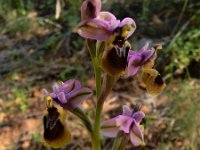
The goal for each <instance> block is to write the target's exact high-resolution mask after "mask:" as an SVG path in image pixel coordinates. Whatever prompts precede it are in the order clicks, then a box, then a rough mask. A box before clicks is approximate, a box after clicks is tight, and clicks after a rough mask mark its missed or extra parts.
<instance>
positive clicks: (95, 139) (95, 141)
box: [92, 64, 103, 150]
mask: <svg viewBox="0 0 200 150" xmlns="http://www.w3.org/2000/svg"><path fill="white" fill-rule="evenodd" d="M94 68H95V80H96V95H97V105H96V107H97V108H96V116H95V122H94V131H93V135H92V147H93V150H101V142H100V122H101V112H102V109H103V102H102V101H101V100H99V97H100V90H101V70H100V68H99V67H98V66H97V65H96V64H95V66H94Z"/></svg>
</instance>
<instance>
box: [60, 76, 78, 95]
mask: <svg viewBox="0 0 200 150" xmlns="http://www.w3.org/2000/svg"><path fill="white" fill-rule="evenodd" d="M80 87H81V83H80V81H78V80H74V79H71V80H67V81H66V82H65V83H64V84H63V85H62V86H61V87H60V91H62V92H65V93H69V92H70V91H72V90H74V89H78V88H80Z"/></svg>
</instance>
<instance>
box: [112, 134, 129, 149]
mask: <svg viewBox="0 0 200 150" xmlns="http://www.w3.org/2000/svg"><path fill="white" fill-rule="evenodd" d="M127 143H128V137H127V135H126V134H125V133H124V132H122V131H120V132H119V133H118V134H117V137H116V138H115V140H114V143H113V147H112V150H124V149H125V147H126V144H127Z"/></svg>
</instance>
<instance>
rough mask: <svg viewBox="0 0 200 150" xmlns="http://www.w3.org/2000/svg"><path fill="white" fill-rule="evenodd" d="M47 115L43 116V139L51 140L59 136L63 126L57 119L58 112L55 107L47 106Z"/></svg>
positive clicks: (62, 131)
mask: <svg viewBox="0 0 200 150" xmlns="http://www.w3.org/2000/svg"><path fill="white" fill-rule="evenodd" d="M47 111H48V115H47V116H44V118H43V124H44V139H46V140H49V141H52V140H55V139H56V138H59V137H61V136H62V135H63V133H64V126H63V125H62V123H61V122H60V120H59V118H58V117H59V115H60V114H59V113H58V110H57V108H55V107H52V108H48V110H47Z"/></svg>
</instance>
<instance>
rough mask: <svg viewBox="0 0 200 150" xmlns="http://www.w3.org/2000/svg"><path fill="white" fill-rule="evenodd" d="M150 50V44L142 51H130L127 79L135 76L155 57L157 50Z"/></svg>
mask: <svg viewBox="0 0 200 150" xmlns="http://www.w3.org/2000/svg"><path fill="white" fill-rule="evenodd" d="M147 49H148V44H146V45H145V46H143V47H142V48H141V49H140V51H134V50H130V51H129V53H128V59H127V68H126V73H125V77H131V76H134V75H135V74H136V73H137V72H138V71H139V70H140V69H141V67H142V65H144V64H145V63H147V62H148V61H149V60H150V58H151V57H152V56H153V54H154V51H155V49H154V48H152V49H151V50H147Z"/></svg>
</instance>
